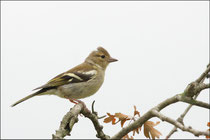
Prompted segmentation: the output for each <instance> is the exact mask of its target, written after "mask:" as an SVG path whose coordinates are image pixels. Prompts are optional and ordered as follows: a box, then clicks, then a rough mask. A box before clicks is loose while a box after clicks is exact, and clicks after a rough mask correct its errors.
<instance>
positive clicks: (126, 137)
mask: <svg viewBox="0 0 210 140" xmlns="http://www.w3.org/2000/svg"><path fill="white" fill-rule="evenodd" d="M122 139H127V140H133V136H131V137H129V135H128V134H127V135H125V136H124V137H122Z"/></svg>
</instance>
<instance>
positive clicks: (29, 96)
mask: <svg viewBox="0 0 210 140" xmlns="http://www.w3.org/2000/svg"><path fill="white" fill-rule="evenodd" d="M39 94H40V92H39V91H38V92H35V93H33V94H30V95H28V96H26V97H24V98H22V99H20V100H19V101H17V102H15V103H14V104H12V105H11V107H14V106H16V105H17V104H19V103H22V102H23V101H25V100H28V99H30V98H32V97H34V96H36V95H39Z"/></svg>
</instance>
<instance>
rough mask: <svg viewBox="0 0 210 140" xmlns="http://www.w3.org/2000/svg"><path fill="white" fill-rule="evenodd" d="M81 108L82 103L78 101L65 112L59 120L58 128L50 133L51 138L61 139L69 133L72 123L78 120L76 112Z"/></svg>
mask: <svg viewBox="0 0 210 140" xmlns="http://www.w3.org/2000/svg"><path fill="white" fill-rule="evenodd" d="M82 109H83V105H82V104H81V103H78V104H76V105H75V106H74V107H73V108H71V109H70V111H69V112H67V114H66V115H65V116H64V117H63V119H62V121H61V124H60V127H59V129H58V130H56V133H55V134H53V135H52V137H53V139H63V138H64V137H65V136H67V135H70V132H71V130H72V128H73V126H74V124H75V123H76V122H77V121H78V114H79V113H80V112H81V110H82Z"/></svg>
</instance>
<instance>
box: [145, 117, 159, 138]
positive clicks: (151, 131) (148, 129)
mask: <svg viewBox="0 0 210 140" xmlns="http://www.w3.org/2000/svg"><path fill="white" fill-rule="evenodd" d="M159 123H160V122H156V123H154V122H152V121H146V122H145V123H144V135H145V137H147V138H150V135H151V137H152V139H155V138H159V137H160V135H162V134H161V133H160V132H159V131H158V130H157V129H155V128H153V127H154V126H156V125H158V124H159Z"/></svg>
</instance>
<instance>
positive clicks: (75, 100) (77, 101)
mask: <svg viewBox="0 0 210 140" xmlns="http://www.w3.org/2000/svg"><path fill="white" fill-rule="evenodd" d="M69 101H70V102H72V103H74V104H78V103H81V104H82V105H83V107H84V110H86V111H88V112H91V111H90V110H89V109H88V108H87V107H86V105H85V103H84V102H83V101H81V100H78V99H69Z"/></svg>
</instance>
